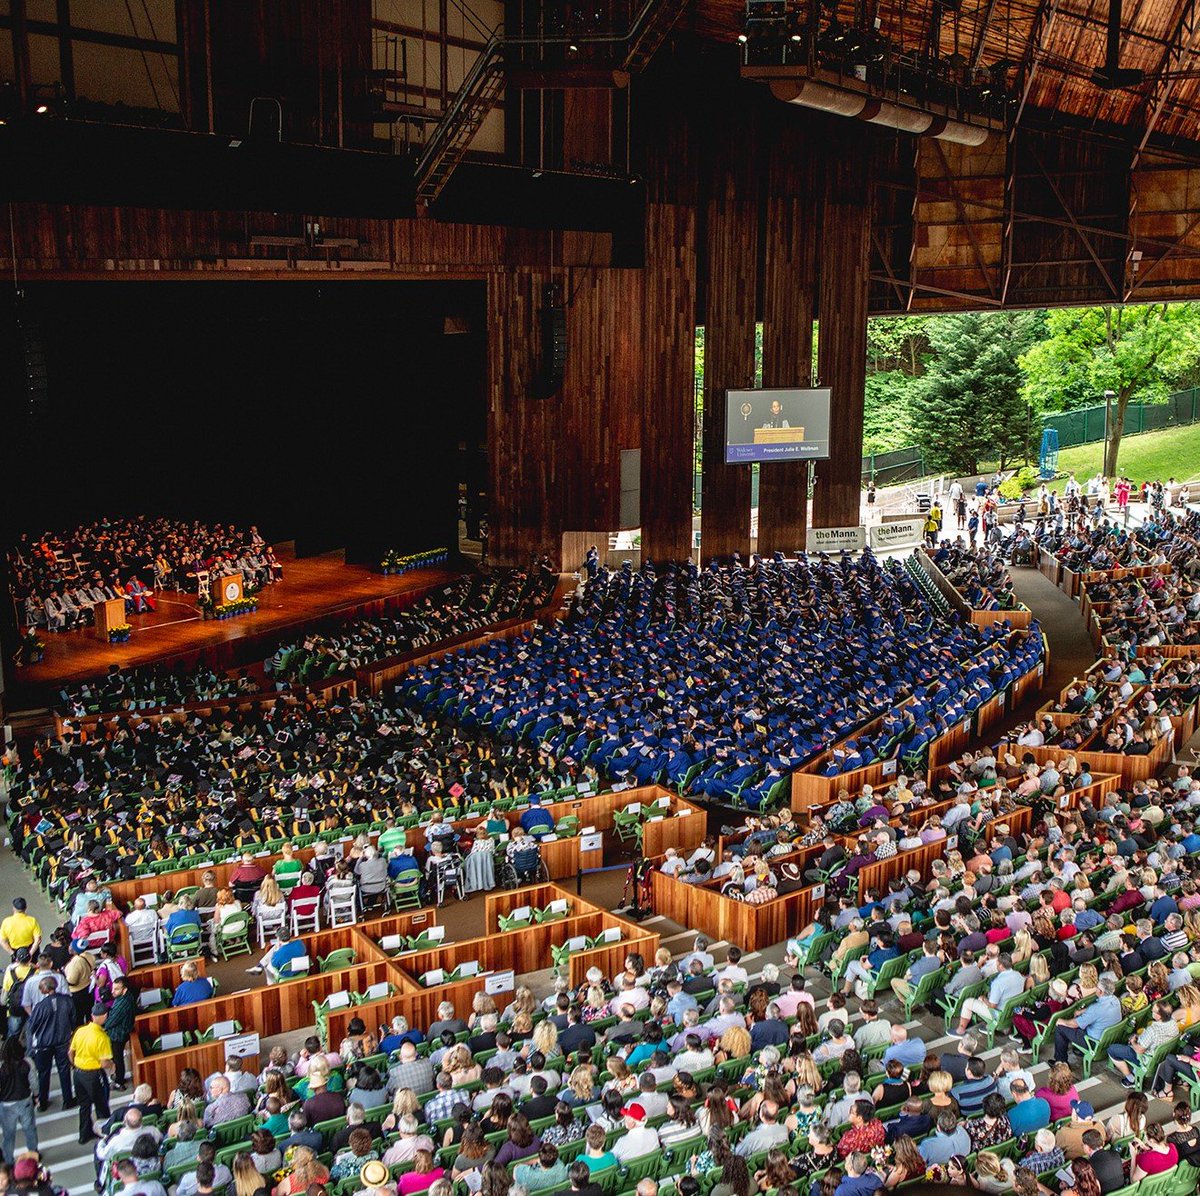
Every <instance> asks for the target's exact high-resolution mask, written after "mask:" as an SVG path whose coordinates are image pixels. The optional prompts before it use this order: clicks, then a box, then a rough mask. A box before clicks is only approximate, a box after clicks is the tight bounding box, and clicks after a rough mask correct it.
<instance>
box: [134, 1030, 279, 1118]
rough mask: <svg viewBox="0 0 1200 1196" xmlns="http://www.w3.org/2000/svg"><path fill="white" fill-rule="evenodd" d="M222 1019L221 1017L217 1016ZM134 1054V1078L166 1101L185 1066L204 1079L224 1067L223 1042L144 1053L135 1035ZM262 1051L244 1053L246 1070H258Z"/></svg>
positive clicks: (243, 1060) (243, 1063)
mask: <svg viewBox="0 0 1200 1196" xmlns="http://www.w3.org/2000/svg"><path fill="white" fill-rule="evenodd" d="M217 1020H219V1019H217ZM129 1049H130V1052H131V1053H132V1055H133V1080H134V1083H135V1084H149V1085H150V1087H151V1089H152V1090H153V1092H154V1095H155V1097H157V1099H158V1100H160V1101H162V1102H163V1104H166V1102H167V1100H168V1099H169V1097H170V1095H171V1093H172V1092H174V1091H175V1088H176V1085H177V1084H178V1083H179V1073H180V1072H181V1071H183V1069H184V1068H185V1067H194V1068H195V1069H196V1071H198V1072H199V1073H200V1076H201V1078H207V1077H208V1076H211V1075H212V1074H213V1073H214V1072H218V1071H224V1070H225V1044H224V1042H204V1043H201V1044H200V1045H199V1046H191V1047H183V1048H181V1049H180V1050H178V1051H164V1052H163V1053H162V1054H159V1055H144V1054H143V1053H142V1049H141V1044H140V1043H139V1042H138V1039H137V1035H136V1034H135V1035H134V1036H133V1037H132V1038H131V1039H130V1040H129ZM259 1059H260V1057H259V1054H258V1053H252V1054H248V1055H243V1056H242V1066H243V1067H245V1069H246V1070H247V1071H255V1072H257V1071H259V1070H260V1066H259Z"/></svg>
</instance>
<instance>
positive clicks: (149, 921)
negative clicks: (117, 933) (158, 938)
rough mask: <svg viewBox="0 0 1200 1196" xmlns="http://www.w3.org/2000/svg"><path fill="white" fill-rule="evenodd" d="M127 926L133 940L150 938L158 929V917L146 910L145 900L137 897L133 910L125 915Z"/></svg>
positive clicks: (151, 911) (150, 910)
mask: <svg viewBox="0 0 1200 1196" xmlns="http://www.w3.org/2000/svg"><path fill="white" fill-rule="evenodd" d="M125 925H126V926H127V927H129V937H130V938H131V939H140V938H149V937H150V936H151V934H153V932H154V931H156V930H157V929H158V915H157V914H156V913H155V912H154V911H153V910H152V909H147V908H146V901H145V898H142V897H135V898H134V901H133V909H131V910H130V911H129V913H127V914H126V915H125Z"/></svg>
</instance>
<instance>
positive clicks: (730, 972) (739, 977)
mask: <svg viewBox="0 0 1200 1196" xmlns="http://www.w3.org/2000/svg"><path fill="white" fill-rule="evenodd" d="M741 959H742V951H741V948H740V947H730V948H729V956H728V961H727V962H726V964H725V966H724V967H723V968H720V969H719V970H718V971H716V972H714V973H713V979H714V980H717V981H718V982H719V981H721V980H731V981H733V983H734V984H745V983H746V982H747V981H748V980H749V979H750V973H749V972H747V971H746V969H745V968H744V967H742V965H741Z"/></svg>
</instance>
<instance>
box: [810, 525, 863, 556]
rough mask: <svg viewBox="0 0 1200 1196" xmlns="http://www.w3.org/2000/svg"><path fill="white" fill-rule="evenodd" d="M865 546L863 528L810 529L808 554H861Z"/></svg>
mask: <svg viewBox="0 0 1200 1196" xmlns="http://www.w3.org/2000/svg"><path fill="white" fill-rule="evenodd" d="M866 546H867V529H866V528H865V527H810V528H809V529H808V551H809V552H841V551H842V550H843V549H846V550H847V551H848V552H862V550H863V549H864V548H866Z"/></svg>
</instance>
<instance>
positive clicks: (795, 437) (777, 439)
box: [754, 428, 804, 444]
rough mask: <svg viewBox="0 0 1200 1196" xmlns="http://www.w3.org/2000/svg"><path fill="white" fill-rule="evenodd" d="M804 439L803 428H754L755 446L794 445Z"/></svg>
mask: <svg viewBox="0 0 1200 1196" xmlns="http://www.w3.org/2000/svg"><path fill="white" fill-rule="evenodd" d="M803 439H804V429H803V428H755V429H754V443H755V444H795V443H796V442H797V441H800V440H803Z"/></svg>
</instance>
